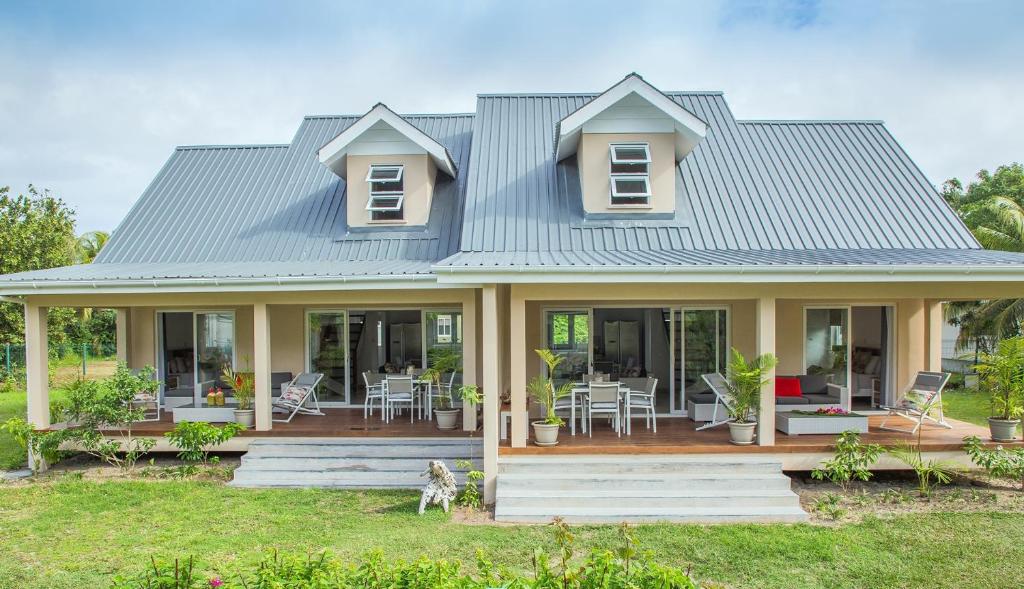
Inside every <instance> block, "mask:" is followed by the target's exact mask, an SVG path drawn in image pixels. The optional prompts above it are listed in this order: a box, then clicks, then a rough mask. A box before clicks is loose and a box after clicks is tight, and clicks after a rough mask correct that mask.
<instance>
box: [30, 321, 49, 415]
mask: <svg viewBox="0 0 1024 589" xmlns="http://www.w3.org/2000/svg"><path fill="white" fill-rule="evenodd" d="M46 311H47V308H46V307H40V306H37V305H33V304H26V305H25V385H26V389H27V393H28V421H29V423H31V424H32V425H34V426H35V427H36V429H47V428H49V427H50V383H49V376H50V373H49V366H48V362H49V349H48V344H47V340H46V338H47V326H46Z"/></svg>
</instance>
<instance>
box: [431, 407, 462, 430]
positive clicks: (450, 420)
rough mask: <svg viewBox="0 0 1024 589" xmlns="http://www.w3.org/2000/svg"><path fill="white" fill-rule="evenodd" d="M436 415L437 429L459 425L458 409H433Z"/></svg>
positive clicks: (452, 427) (446, 428) (453, 427)
mask: <svg viewBox="0 0 1024 589" xmlns="http://www.w3.org/2000/svg"><path fill="white" fill-rule="evenodd" d="M434 415H436V416H437V429H444V430H448V429H455V428H456V427H458V426H459V410H458V409H434Z"/></svg>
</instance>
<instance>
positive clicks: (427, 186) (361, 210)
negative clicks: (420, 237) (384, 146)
mask: <svg viewBox="0 0 1024 589" xmlns="http://www.w3.org/2000/svg"><path fill="white" fill-rule="evenodd" d="M345 157H346V158H347V161H346V165H347V166H348V172H347V174H346V175H347V178H348V180H347V181H346V184H347V186H346V191H347V193H348V196H347V199H348V224H349V226H350V227H370V226H377V225H426V224H427V219H428V218H429V217H430V200H431V197H432V195H433V194H434V181H435V179H436V177H437V168H436V167H435V166H434V162H433V161H432V160H431V159H430V157H429V156H427V155H426V154H410V155H348V156H345ZM372 164H402V165H404V166H405V170H404V171H403V172H402V178H403V180H404V187H405V201H404V204H403V207H404V209H405V219H404V220H403V221H370V212H369V211H367V210H366V203H367V202H368V201H369V198H370V185H369V184H368V183H367V182H366V173H367V172H368V171H369V169H370V166H371V165H372Z"/></svg>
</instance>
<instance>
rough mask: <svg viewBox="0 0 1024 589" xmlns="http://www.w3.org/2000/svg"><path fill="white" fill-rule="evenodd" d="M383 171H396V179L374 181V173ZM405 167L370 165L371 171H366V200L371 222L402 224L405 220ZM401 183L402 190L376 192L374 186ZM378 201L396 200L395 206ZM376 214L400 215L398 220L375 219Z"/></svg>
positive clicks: (397, 165)
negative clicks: (378, 200)
mask: <svg viewBox="0 0 1024 589" xmlns="http://www.w3.org/2000/svg"><path fill="white" fill-rule="evenodd" d="M381 170H389V171H395V172H396V173H395V176H394V178H389V179H383V180H382V179H380V178H377V179H374V178H373V174H374V172H379V171H381ZM404 178H405V165H404V164H370V167H369V169H367V171H366V184H367V198H366V210H367V212H368V213H369V214H370V221H371V222H382V223H386V222H401V221H404V220H405V210H404V206H405V179H404ZM397 183H401V189H400V190H374V188H373V185H374V184H397ZM377 199H382V200H388V201H390V200H392V199H393V200H394V201H395V202H394V204H393V205H387V206H384V205H381V204H379V203H377ZM374 213H392V214H393V213H400V216H399V217H398V218H392V219H375V218H373V217H374Z"/></svg>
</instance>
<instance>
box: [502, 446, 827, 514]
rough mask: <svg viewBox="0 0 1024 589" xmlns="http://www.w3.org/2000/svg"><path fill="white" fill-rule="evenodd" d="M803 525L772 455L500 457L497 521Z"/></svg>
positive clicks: (796, 502) (779, 464) (795, 497)
mask: <svg viewBox="0 0 1024 589" xmlns="http://www.w3.org/2000/svg"><path fill="white" fill-rule="evenodd" d="M555 517H561V518H562V519H564V520H565V521H567V522H570V523H610V522H622V521H628V522H655V521H671V522H694V523H714V522H800V521H805V520H806V519H807V514H806V513H805V512H804V511H803V509H801V508H800V498H799V496H798V495H797V494H796V493H794V492H793V491H792V489H791V488H790V480H789V477H787V476H786V475H784V474H783V473H782V462H781V461H779V460H776V459H773V458H771V457H759V456H741V455H737V456H730V455H722V454H718V455H639V456H638V455H628V456H627V455H600V456H598V455H583V456H581V455H548V456H532V455H531V456H502V457H500V459H499V463H498V477H497V502H496V505H495V519H496V520H497V521H500V522H522V523H539V522H549V521H551V520H552V519H553V518H555Z"/></svg>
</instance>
